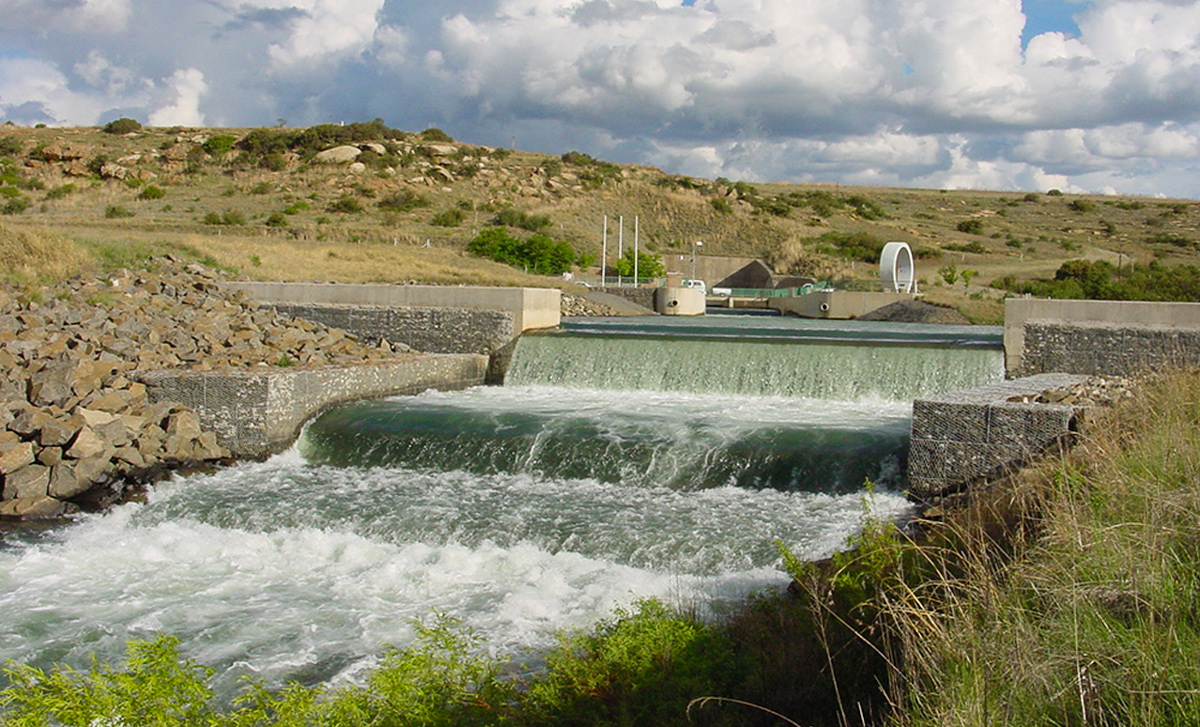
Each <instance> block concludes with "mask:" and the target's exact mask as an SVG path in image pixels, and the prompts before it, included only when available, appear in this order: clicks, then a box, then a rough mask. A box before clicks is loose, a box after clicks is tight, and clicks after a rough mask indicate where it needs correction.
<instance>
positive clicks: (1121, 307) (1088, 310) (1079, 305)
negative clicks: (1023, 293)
mask: <svg viewBox="0 0 1200 727" xmlns="http://www.w3.org/2000/svg"><path fill="white" fill-rule="evenodd" d="M1004 360H1005V369H1006V371H1008V375H1009V376H1024V375H1030V374H1036V373H1043V372H1050V371H1063V372H1071V373H1088V374H1117V375H1129V374H1135V373H1137V372H1139V371H1140V370H1142V369H1144V368H1147V367H1160V366H1163V365H1169V364H1188V365H1196V364H1200V303H1153V302H1146V301H1099V300H1039V299H1032V298H1010V299H1008V300H1007V301H1005V305H1004Z"/></svg>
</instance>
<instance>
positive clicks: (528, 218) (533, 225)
mask: <svg viewBox="0 0 1200 727" xmlns="http://www.w3.org/2000/svg"><path fill="white" fill-rule="evenodd" d="M550 223H551V220H550V218H549V217H548V216H546V215H531V214H528V213H526V212H523V211H521V210H516V209H512V208H509V209H503V210H500V211H499V212H498V213H496V218H495V219H494V220H493V224H496V225H500V226H507V227H520V228H521V229H524V230H529V231H531V232H538V231H540V230H544V229H546V228H547V227H549V226H550Z"/></svg>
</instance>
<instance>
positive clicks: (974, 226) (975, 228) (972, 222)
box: [954, 219, 983, 235]
mask: <svg viewBox="0 0 1200 727" xmlns="http://www.w3.org/2000/svg"><path fill="white" fill-rule="evenodd" d="M954 229H956V230H958V231H959V232H965V233H967V234H970V235H982V234H983V220H979V219H969V220H963V221H962V222H959V223H958V224H957V225H955V226H954Z"/></svg>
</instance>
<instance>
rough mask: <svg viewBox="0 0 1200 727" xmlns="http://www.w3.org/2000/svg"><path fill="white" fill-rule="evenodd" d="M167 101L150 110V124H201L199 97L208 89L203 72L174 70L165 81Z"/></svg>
mask: <svg viewBox="0 0 1200 727" xmlns="http://www.w3.org/2000/svg"><path fill="white" fill-rule="evenodd" d="M167 85H168V89H167V91H168V92H167V96H168V98H169V101H168V102H167V103H166V105H164V106H161V107H159V108H157V109H155V110H154V111H152V112H150V115H149V116H148V117H147V118H148V120H149V122H150V125H151V126H203V125H204V114H203V113H201V112H200V97H201V96H203V95H204V94H205V92H206V91H208V84H206V83H205V82H204V73H202V72H201V71H199V70H197V69H195V68H188V69H185V70H179V71H176V72H175V73H174V74H173V75H172V76H171V78H170V79H168V81H167Z"/></svg>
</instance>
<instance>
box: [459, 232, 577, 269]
mask: <svg viewBox="0 0 1200 727" xmlns="http://www.w3.org/2000/svg"><path fill="white" fill-rule="evenodd" d="M467 251H468V252H470V253H471V254H472V255H478V256H479V257H486V258H489V259H491V260H495V261H496V262H500V263H505V264H507V265H512V266H513V267H516V268H521V269H523V270H525V271H526V272H530V273H533V274H534V275H560V274H562V273H565V272H567V271H568V270H570V269H571V265H572V263H574V262H575V259H576V257H577V255H576V253H575V250H574V249H573V248H572V247H571V245H570V244H569V243H566V242H563V241H562V240H552V239H550V238H549V237H546V236H545V235H534V236H532V237H530V238H529V239H528V240H522V239H520V238H517V237H513V236H512V235H510V234H509V233H508V230H507V229H506V228H504V227H489V228H488V229H486V230H484V231H482V232H480V233H479V234H478V235H476V236H475V239H473V240H471V242H470V243H468V244H467Z"/></svg>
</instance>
